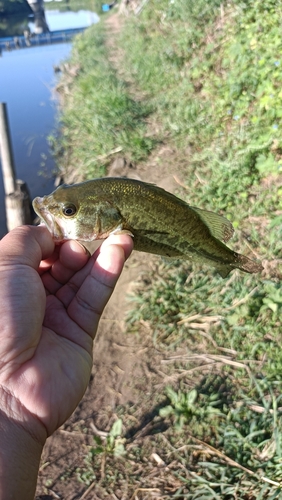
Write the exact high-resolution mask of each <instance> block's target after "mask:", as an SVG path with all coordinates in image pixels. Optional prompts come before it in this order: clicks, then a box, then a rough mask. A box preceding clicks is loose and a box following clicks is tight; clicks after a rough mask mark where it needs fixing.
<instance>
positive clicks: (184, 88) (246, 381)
mask: <svg viewBox="0 0 282 500" xmlns="http://www.w3.org/2000/svg"><path fill="white" fill-rule="evenodd" d="M281 15H282V3H281V2H280V1H279V2H277V1H275V2H274V0H267V1H265V2H259V1H254V2H249V1H247V0H245V1H243V0H242V1H239V0H238V1H237V0H233V1H232V2H228V3H227V2H222V1H221V2H219V1H216V0H212V1H210V2H206V1H204V0H199V1H198V2H194V1H193V0H174V1H170V2H169V1H167V0H151V1H150V2H147V3H146V4H145V6H144V8H143V10H142V12H141V13H140V15H139V16H135V17H134V16H130V17H129V19H128V21H127V23H126V29H124V30H123V32H122V36H121V39H120V40H119V46H120V47H121V48H122V51H123V54H124V57H123V79H121V76H120V75H119V74H118V73H117V72H116V70H114V69H113V67H112V66H111V64H110V62H109V61H108V59H107V57H108V53H107V48H106V45H105V32H104V29H105V28H104V27H103V26H101V27H99V29H98V28H96V27H95V28H93V29H91V30H89V31H88V32H87V33H86V34H84V35H83V36H81V37H79V38H78V40H77V42H76V44H75V47H74V51H73V57H72V64H74V65H75V64H78V65H79V74H78V76H77V78H76V79H75V80H74V82H73V83H72V84H70V86H69V88H68V91H69V96H68V97H67V99H66V102H65V106H64V112H63V118H62V123H63V135H62V139H61V145H62V147H63V150H64V151H65V158H67V159H68V160H70V163H71V165H72V166H74V165H77V166H78V167H77V168H81V169H83V171H84V175H85V176H86V177H92V176H97V175H102V174H104V173H105V168H106V166H107V161H108V155H109V153H110V152H111V151H114V150H115V149H117V148H121V149H122V151H123V154H124V155H125V156H126V157H128V158H129V159H130V160H132V161H135V162H140V161H145V160H146V158H147V157H148V155H149V154H150V152H151V151H152V150H153V148H154V147H155V145H156V139H158V140H163V141H165V142H166V143H168V144H170V145H173V147H174V149H175V150H177V152H178V155H179V157H181V158H182V157H183V156H184V155H185V154H186V156H187V166H186V168H185V172H184V175H185V179H186V183H185V184H186V186H187V188H186V189H183V188H181V189H180V193H181V196H182V197H183V198H186V200H187V201H188V202H189V203H190V204H192V205H198V206H199V207H203V208H207V209H211V210H215V211H218V212H219V213H223V214H224V215H225V216H227V217H228V218H229V219H230V220H231V221H232V223H233V224H234V226H235V228H236V236H235V238H234V241H233V243H232V246H233V248H234V249H235V250H239V251H240V252H242V253H246V254H248V255H249V256H250V257H252V258H259V259H261V260H263V264H264V267H265V272H264V273H263V275H261V276H250V275H244V274H242V273H239V272H237V271H236V272H234V273H232V275H231V276H230V277H229V278H228V279H227V280H222V279H221V278H219V277H217V276H215V275H214V274H213V273H212V271H208V272H206V269H205V272H201V270H200V269H199V268H196V267H191V265H190V264H189V263H182V264H179V263H177V264H175V263H171V264H166V263H163V262H160V263H159V264H154V267H153V268H152V269H150V270H149V271H148V273H147V274H143V275H142V276H141V277H140V282H139V287H137V289H136V291H135V294H134V296H133V297H132V298H131V300H132V310H131V312H130V313H129V315H128V319H127V328H128V332H129V333H131V334H132V335H136V334H138V332H140V331H142V327H143V326H142V325H144V324H145V325H146V328H147V331H148V330H149V332H150V335H151V337H152V340H153V343H154V345H155V347H156V348H157V349H158V350H159V351H161V352H162V353H164V354H163V356H164V364H165V366H166V369H167V371H166V377H165V380H166V381H167V382H166V384H165V385H167V389H166V390H164V391H162V392H161V393H159V391H158V390H156V393H155V394H154V395H150V401H147V400H146V395H143V397H142V401H141V402H140V407H141V408H138V407H136V406H130V405H127V406H121V407H119V408H117V409H116V413H117V417H118V419H119V425H120V422H122V426H121V430H120V434H121V436H117V435H115V432H112V433H111V434H110V437H109V438H108V440H106V442H105V443H104V444H103V443H102V442H100V441H99V442H96V441H95V442H94V443H93V447H91V449H90V451H89V455H88V456H87V457H86V463H85V468H84V469H83V470H78V471H77V474H78V477H79V479H80V480H81V481H84V482H85V483H86V484H91V481H94V480H95V481H98V480H99V481H101V483H100V484H102V486H103V488H104V489H103V491H104V494H105V492H106V493H107V494H112V493H113V494H114V493H116V492H117V491H123V492H125V491H127V497H126V498H132V499H133V498H135V497H134V495H135V496H136V495H139V496H138V498H162V499H168V498H175V499H176V498H177V499H178V498H187V499H188V498H189V499H193V500H195V499H201V500H204V499H207V500H210V499H224V500H230V499H242V500H253V499H266V498H267V499H275V498H282V492H281V474H282V471H281V467H282V456H281V453H282V450H281V444H282V443H281V432H282V405H281V373H282V354H281V331H282V328H281V327H282V325H281V309H282V288H281V277H282V274H281V273H282V269H281V258H280V256H281V220H282V218H281V217H282V211H281V210H282V206H281V193H282V180H281V165H282V164H281V161H282V160H281V158H282V155H281V151H282V149H281V146H282V143H281V141H282V130H281V124H280V118H281V109H282V101H281V99H282V94H281V90H280V89H281V78H282V76H281V75H282V73H281V70H280V65H281V64H282V61H280V54H281V49H282V46H281V44H282V42H281V37H280V19H281ZM133 40H134V43H133ZM93 47H95V50H93ZM129 80H130V81H131V82H132V81H133V82H135V85H136V86H137V87H138V95H139V98H138V99H137V98H136V99H135V98H134V97H133V96H132V93H131V94H129V93H128V85H127V83H126V81H129ZM140 95H141V96H142V98H140ZM149 116H150V118H152V123H153V122H155V123H157V124H158V137H157V138H156V136H155V135H154V133H153V132H152V129H151V128H150V127H148V117H149ZM176 165H177V157H176ZM154 405H155V406H154ZM144 408H149V409H150V412H151V424H152V425H153V428H154V432H153V431H152V432H150V433H149V434H148V435H147V436H145V437H142V438H140V437H138V432H137V431H136V430H134V428H133V427H132V424H131V420H130V418H129V416H133V417H135V418H140V412H141V411H144ZM116 439H117V440H119V441H117V443H116V441H115V440H116ZM120 440H121V441H120ZM109 443H110V444H109ZM115 443H116V444H117V447H118V446H120V445H121V447H120V448H122V452H123V453H122V454H121V456H120V457H117V456H116V454H115V453H114V450H115V449H116V446H115ZM154 453H155V454H157V455H158V457H159V458H160V459H161V460H160V461H159V465H158V464H157V462H156V460H155V458H154V455H152V454H154ZM162 462H163V464H162ZM160 464H162V465H160ZM141 495H142V496H141ZM150 495H151V496H150ZM153 495H155V496H153Z"/></svg>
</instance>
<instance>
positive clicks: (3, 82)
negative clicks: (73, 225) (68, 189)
mask: <svg viewBox="0 0 282 500" xmlns="http://www.w3.org/2000/svg"><path fill="white" fill-rule="evenodd" d="M64 14H66V15H65V16H64ZM72 14H73V13H70V12H66V13H62V12H59V11H54V12H53V11H46V20H47V23H48V25H49V28H50V30H51V31H53V30H57V29H66V28H67V26H70V27H71V28H72V27H81V23H83V22H85V26H88V25H89V24H91V23H92V22H96V21H97V19H98V16H96V15H95V14H94V13H91V12H86V11H83V14H80V15H77V14H78V13H75V16H77V21H78V23H79V25H78V26H74V25H73V20H74V19H73V16H72ZM95 16H96V17H95ZM68 23H69V24H68ZM70 52H71V43H59V44H52V45H41V46H35V47H29V48H22V49H20V50H13V51H10V52H9V51H3V52H2V57H0V102H6V103H7V110H8V117H9V125H10V132H11V139H12V147H13V153H14V160H15V167H16V173H17V178H18V179H21V180H23V181H25V182H27V185H28V188H29V191H30V195H31V199H33V198H34V197H35V196H42V195H44V194H47V193H50V192H51V191H52V190H53V189H54V177H53V175H52V173H53V171H54V170H55V164H54V160H53V158H52V154H51V152H50V149H49V144H48V141H47V138H48V136H49V135H50V134H52V133H54V132H55V130H56V118H57V106H58V102H57V96H56V93H55V90H54V88H55V85H56V81H57V76H56V74H55V73H54V66H58V65H59V63H60V62H61V61H63V60H65V59H66V58H67V57H68V56H69V54H70ZM42 172H43V173H44V175H42ZM6 231H7V229H6V222H5V205H4V187H3V181H2V175H0V237H2V236H3V235H4V234H5V233H6Z"/></svg>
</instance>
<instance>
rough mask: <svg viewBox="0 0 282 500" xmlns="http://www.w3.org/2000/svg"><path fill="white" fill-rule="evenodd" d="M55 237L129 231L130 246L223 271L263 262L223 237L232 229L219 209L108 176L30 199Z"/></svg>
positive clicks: (254, 269)
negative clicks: (233, 247)
mask: <svg viewBox="0 0 282 500" xmlns="http://www.w3.org/2000/svg"><path fill="white" fill-rule="evenodd" d="M33 207H34V210H35V212H36V213H37V214H38V215H39V216H40V217H41V218H42V219H43V220H44V222H45V223H46V225H47V227H48V228H49V230H50V231H51V233H52V235H53V238H54V240H55V241H57V242H59V241H64V240H67V239H77V240H81V241H93V240H98V239H104V238H107V237H108V236H109V235H110V234H113V233H115V234H118V233H128V234H130V235H132V236H133V241H134V248H135V250H139V251H141V252H148V253H153V254H158V255H162V256H164V257H170V258H171V257H174V258H182V259H190V260H194V261H199V262H201V263H205V264H208V265H210V266H213V267H215V268H216V270H217V271H218V272H219V273H220V275H221V276H222V277H226V276H227V275H228V274H229V272H230V271H232V269H234V268H238V269H240V270H241V271H245V272H247V273H256V272H259V271H261V270H262V269H263V268H262V266H261V264H260V263H257V262H255V261H253V260H251V259H249V258H248V257H245V256H244V255H241V254H239V253H236V252H234V251H233V250H231V249H230V248H228V247H227V246H226V245H225V244H224V243H225V242H226V241H228V240H229V239H230V238H231V236H232V235H233V233H234V229H233V227H232V225H231V223H230V222H229V221H228V220H227V219H225V218H224V217H222V216H221V215H218V214H215V213H213V212H209V211H207V210H202V209H199V208H195V207H191V206H189V205H188V204H187V203H185V202H184V201H183V200H181V199H179V198H177V197H176V196H174V195H173V194H171V193H169V192H167V191H165V190H164V189H161V188H159V187H157V186H155V185H154V184H148V183H145V182H141V181H137V180H134V179H126V178H115V177H106V178H100V179H93V180H90V181H86V182H82V183H80V184H74V185H71V186H67V185H63V186H60V187H58V188H57V189H56V190H55V191H54V192H53V193H51V194H50V195H48V196H44V197H43V198H39V197H38V198H35V200H34V201H33Z"/></svg>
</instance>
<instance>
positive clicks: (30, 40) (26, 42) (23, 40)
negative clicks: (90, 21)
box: [0, 28, 86, 51]
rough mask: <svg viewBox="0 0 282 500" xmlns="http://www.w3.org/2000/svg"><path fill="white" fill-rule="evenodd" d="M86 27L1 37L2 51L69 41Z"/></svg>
mask: <svg viewBox="0 0 282 500" xmlns="http://www.w3.org/2000/svg"><path fill="white" fill-rule="evenodd" d="M85 29H86V28H73V29H68V30H57V31H49V32H48V33H40V34H32V35H31V36H29V37H26V36H24V35H21V36H14V37H12V36H10V37H4V38H0V51H1V50H14V49H21V48H27V47H35V46H37V45H48V44H52V43H64V42H69V41H71V40H72V38H73V37H74V36H75V35H77V34H78V33H82V32H83V31H84V30H85Z"/></svg>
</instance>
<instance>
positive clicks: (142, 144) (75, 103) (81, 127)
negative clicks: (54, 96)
mask: <svg viewBox="0 0 282 500" xmlns="http://www.w3.org/2000/svg"><path fill="white" fill-rule="evenodd" d="M69 64H70V65H71V66H72V67H77V68H78V76H77V78H76V79H75V81H74V82H70V83H69V82H68V80H67V77H65V80H64V79H63V82H64V81H65V90H64V106H63V112H62V116H61V137H60V141H59V144H56V148H58V149H59V152H60V154H59V158H58V159H59V162H60V168H61V170H62V171H64V170H65V169H66V168H70V169H75V170H79V171H81V172H83V174H84V176H85V177H88V178H93V177H99V176H101V175H104V174H105V167H106V165H108V163H109V159H111V158H112V154H113V153H114V152H115V151H118V152H120V153H121V154H122V156H123V157H126V158H127V159H128V160H129V161H133V162H134V161H140V160H143V159H145V158H147V156H148V154H149V152H150V151H151V150H152V149H153V147H154V144H155V139H154V138H152V137H150V136H148V135H146V118H147V117H148V115H149V114H150V113H151V111H152V107H151V106H150V105H149V104H148V103H143V102H141V101H138V100H134V99H133V98H132V97H130V96H129V94H128V91H127V88H126V84H125V82H123V81H122V80H121V79H120V78H119V77H118V75H117V74H116V71H115V69H114V68H113V67H112V65H111V64H110V62H109V61H108V58H107V47H106V45H105V26H104V25H102V24H99V25H94V26H92V27H91V28H89V29H88V30H87V31H86V32H85V33H84V34H83V35H81V36H78V37H77V38H76V41H75V43H74V47H73V53H72V58H71V60H70V61H69ZM66 88H67V90H66ZM62 151H63V152H64V154H63V155H62Z"/></svg>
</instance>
